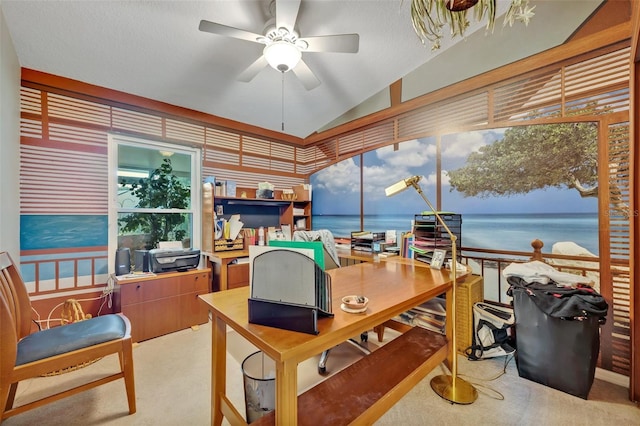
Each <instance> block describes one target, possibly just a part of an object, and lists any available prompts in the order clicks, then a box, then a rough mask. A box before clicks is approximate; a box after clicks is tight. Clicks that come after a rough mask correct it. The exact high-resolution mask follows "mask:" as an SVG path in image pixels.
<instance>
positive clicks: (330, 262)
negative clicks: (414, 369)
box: [292, 229, 371, 374]
mask: <svg viewBox="0 0 640 426" xmlns="http://www.w3.org/2000/svg"><path fill="white" fill-rule="evenodd" d="M292 239H293V241H322V246H323V247H324V269H325V270H329V269H334V268H339V267H340V259H339V258H338V251H337V250H336V242H335V239H334V238H333V234H332V233H331V231H329V230H328V229H319V230H317V231H295V232H294V233H293V237H292ZM367 340H368V334H367V332H366V331H365V332H364V333H362V334H360V341H362V342H366V341H367ZM347 342H349V343H351V344H352V345H353V346H355V347H356V348H358V349H359V350H361V351H362V352H363V353H364V354H365V355H369V354H370V353H371V351H370V350H369V349H368V348H366V347H364V346H362V345H361V344H360V342H358V341H357V340H355V339H349V340H347ZM330 351H331V349H327V350H325V351H324V352H322V354H321V355H320V361H319V362H318V373H320V374H326V373H327V360H328V358H329V352H330Z"/></svg>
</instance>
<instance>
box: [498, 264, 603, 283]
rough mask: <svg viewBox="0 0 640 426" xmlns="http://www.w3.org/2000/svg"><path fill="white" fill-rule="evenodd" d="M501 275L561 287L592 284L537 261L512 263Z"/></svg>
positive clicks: (585, 279) (587, 279) (586, 278)
mask: <svg viewBox="0 0 640 426" xmlns="http://www.w3.org/2000/svg"><path fill="white" fill-rule="evenodd" d="M502 275H503V276H504V277H505V278H509V277H520V278H522V279H523V280H525V281H526V282H528V283H533V282H536V283H541V284H549V281H555V282H556V283H558V284H561V285H573V284H589V285H591V284H593V281H592V280H591V279H589V278H588V277H583V276H581V275H576V274H570V273H568V272H561V271H558V270H557V269H555V268H554V267H553V266H551V265H548V264H546V263H544V262H541V261H539V260H534V261H532V262H526V263H512V264H510V265H508V266H507V267H506V268H504V270H503V271H502Z"/></svg>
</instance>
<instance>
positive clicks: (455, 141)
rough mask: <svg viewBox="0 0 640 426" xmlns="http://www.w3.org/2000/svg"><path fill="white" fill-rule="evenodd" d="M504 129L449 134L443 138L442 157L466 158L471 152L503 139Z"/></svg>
mask: <svg viewBox="0 0 640 426" xmlns="http://www.w3.org/2000/svg"><path fill="white" fill-rule="evenodd" d="M503 133H504V131H502V132H500V131H477V132H463V133H456V134H452V135H447V136H445V137H443V138H442V158H443V159H445V158H449V159H454V158H466V157H468V156H469V153H471V152H476V151H478V150H479V149H480V148H481V147H483V146H485V145H489V144H490V143H492V142H494V141H495V140H497V139H501V137H502V134H503Z"/></svg>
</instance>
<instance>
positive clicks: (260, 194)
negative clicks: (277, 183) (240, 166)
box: [256, 189, 273, 200]
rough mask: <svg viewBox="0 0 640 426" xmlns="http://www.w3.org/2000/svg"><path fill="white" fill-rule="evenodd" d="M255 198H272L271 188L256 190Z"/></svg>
mask: <svg viewBox="0 0 640 426" xmlns="http://www.w3.org/2000/svg"><path fill="white" fill-rule="evenodd" d="M256 198H265V199H269V200H270V199H273V189H258V190H256Z"/></svg>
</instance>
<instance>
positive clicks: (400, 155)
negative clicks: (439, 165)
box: [376, 139, 436, 169]
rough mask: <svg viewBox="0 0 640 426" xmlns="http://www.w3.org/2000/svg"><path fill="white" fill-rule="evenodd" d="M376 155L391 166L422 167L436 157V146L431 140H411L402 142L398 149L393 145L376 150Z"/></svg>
mask: <svg viewBox="0 0 640 426" xmlns="http://www.w3.org/2000/svg"><path fill="white" fill-rule="evenodd" d="M376 156H377V157H378V159H380V160H381V161H382V162H383V163H384V164H385V165H387V166H389V167H402V168H406V169H408V168H410V167H422V166H424V165H425V164H427V163H429V162H431V161H433V160H434V159H435V158H436V146H435V144H434V143H433V142H432V141H430V140H417V139H414V140H411V141H407V142H402V143H401V144H399V146H398V150H397V151H394V150H393V145H389V146H385V147H383V148H379V149H377V150H376Z"/></svg>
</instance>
